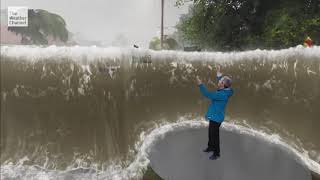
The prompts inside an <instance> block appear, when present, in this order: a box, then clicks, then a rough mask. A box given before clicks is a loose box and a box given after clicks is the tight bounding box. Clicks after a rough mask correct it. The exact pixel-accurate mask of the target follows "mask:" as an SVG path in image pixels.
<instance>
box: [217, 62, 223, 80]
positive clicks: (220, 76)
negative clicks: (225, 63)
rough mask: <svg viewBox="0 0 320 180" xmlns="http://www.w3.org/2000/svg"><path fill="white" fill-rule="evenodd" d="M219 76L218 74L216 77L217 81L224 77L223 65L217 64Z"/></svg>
mask: <svg viewBox="0 0 320 180" xmlns="http://www.w3.org/2000/svg"><path fill="white" fill-rule="evenodd" d="M216 69H217V76H216V79H217V81H220V79H221V78H222V72H221V67H220V65H217V68H216Z"/></svg>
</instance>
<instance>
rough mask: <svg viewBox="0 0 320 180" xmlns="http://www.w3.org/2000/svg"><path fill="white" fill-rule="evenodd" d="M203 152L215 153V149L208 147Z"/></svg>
mask: <svg viewBox="0 0 320 180" xmlns="http://www.w3.org/2000/svg"><path fill="white" fill-rule="evenodd" d="M203 152H207V153H208V152H213V149H210V148H208V147H207V148H206V149H204V150H203Z"/></svg>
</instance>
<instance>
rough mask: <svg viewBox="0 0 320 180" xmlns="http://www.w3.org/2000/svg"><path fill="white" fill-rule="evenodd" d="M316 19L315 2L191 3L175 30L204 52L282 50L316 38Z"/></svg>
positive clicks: (318, 5) (180, 1) (197, 0)
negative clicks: (265, 48) (304, 39)
mask: <svg viewBox="0 0 320 180" xmlns="http://www.w3.org/2000/svg"><path fill="white" fill-rule="evenodd" d="M177 4H178V5H179V4H183V0H178V1H177ZM319 17H320V1H319V0H277V1H276V0H194V3H193V5H192V6H191V7H190V9H189V12H188V14H186V15H184V16H182V17H181V18H180V21H179V23H178V24H177V29H178V33H179V34H181V35H182V37H183V38H184V39H185V40H188V41H191V42H192V43H193V44H194V45H197V46H200V47H202V48H206V49H216V50H241V49H244V48H246V49H247V48H257V47H262V48H263V47H271V48H282V47H289V46H295V45H297V44H299V43H301V42H302V41H303V38H304V36H305V35H306V34H309V35H310V36H311V37H312V38H313V39H318V38H319V34H318V32H319V27H320V24H319V20H318V19H319Z"/></svg>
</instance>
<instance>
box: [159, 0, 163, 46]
mask: <svg viewBox="0 0 320 180" xmlns="http://www.w3.org/2000/svg"><path fill="white" fill-rule="evenodd" d="M163 10H164V0H161V41H160V45H161V49H163Z"/></svg>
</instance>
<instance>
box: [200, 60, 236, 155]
mask: <svg viewBox="0 0 320 180" xmlns="http://www.w3.org/2000/svg"><path fill="white" fill-rule="evenodd" d="M217 80H218V89H217V90H216V91H212V92H209V91H208V90H207V89H206V87H205V85H204V84H203V83H202V81H201V80H200V79H199V77H197V82H198V85H199V88H200V92H201V94H202V95H203V96H205V97H206V98H208V99H210V101H211V104H210V106H209V108H208V111H207V113H206V115H205V118H206V119H207V120H209V132H208V136H209V142H208V147H207V148H206V149H205V150H203V151H204V152H213V154H212V156H210V159H212V160H215V159H218V158H219V157H220V138H219V128H220V125H221V123H222V122H223V120H224V114H225V109H226V106H227V103H228V100H229V98H230V97H231V96H232V95H233V90H232V89H231V83H232V80H231V78H230V77H228V76H222V73H221V71H220V66H217Z"/></svg>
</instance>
